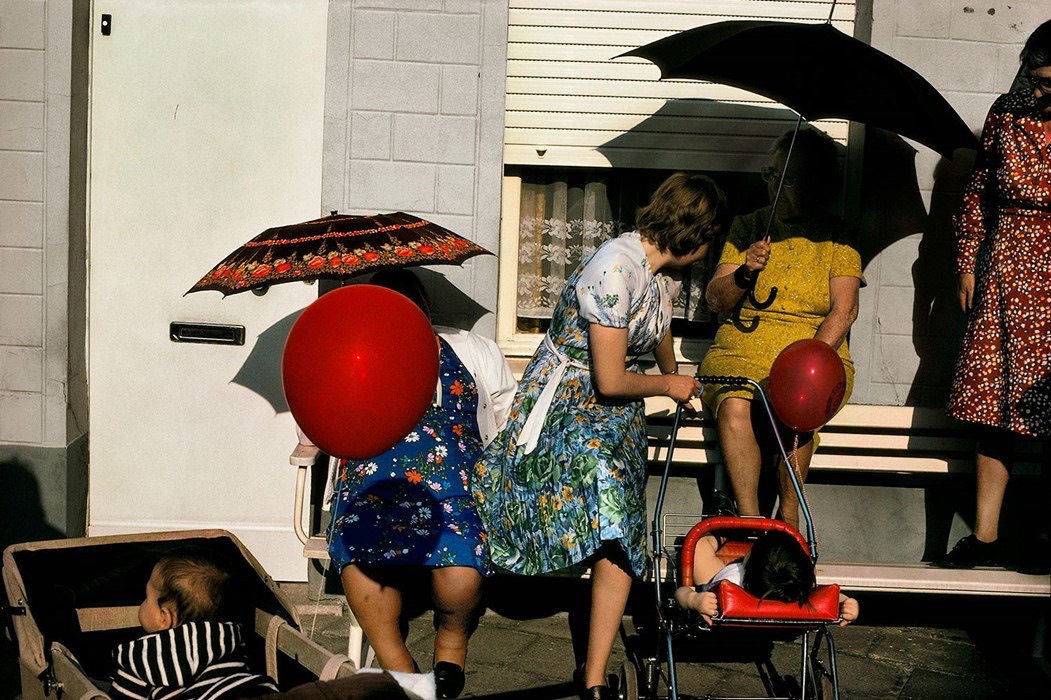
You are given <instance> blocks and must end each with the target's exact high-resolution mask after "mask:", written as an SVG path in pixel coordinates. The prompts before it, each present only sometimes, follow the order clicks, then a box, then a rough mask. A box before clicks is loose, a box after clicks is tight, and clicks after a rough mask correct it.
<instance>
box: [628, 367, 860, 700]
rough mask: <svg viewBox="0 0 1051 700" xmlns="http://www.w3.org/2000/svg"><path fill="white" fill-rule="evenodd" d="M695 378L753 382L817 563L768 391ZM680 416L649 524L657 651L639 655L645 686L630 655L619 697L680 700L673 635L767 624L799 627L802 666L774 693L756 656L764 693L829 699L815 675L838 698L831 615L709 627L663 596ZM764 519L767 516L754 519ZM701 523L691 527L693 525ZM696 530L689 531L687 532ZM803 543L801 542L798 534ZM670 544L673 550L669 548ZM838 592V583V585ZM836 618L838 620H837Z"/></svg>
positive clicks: (672, 570)
mask: <svg viewBox="0 0 1051 700" xmlns="http://www.w3.org/2000/svg"><path fill="white" fill-rule="evenodd" d="M698 379H699V380H700V381H702V382H712V383H719V384H739V385H748V386H751V387H752V388H753V389H754V390H755V391H756V393H757V395H758V396H759V398H760V401H761V403H762V406H763V408H764V410H765V412H766V414H767V417H768V418H769V420H770V425H771V427H772V429H773V435H774V438H775V440H776V442H777V445H778V449H779V450H780V453H781V454H780V456H781V458H782V459H783V460H784V464H785V467H786V469H787V471H788V473H789V476H790V479H791V482H792V487H793V489H794V490H795V492H796V496H797V497H798V500H799V504H800V510H801V512H802V514H803V519H804V522H805V524H806V538H805V543H806V549H807V550H808V551H809V554H810V558H811V560H812V561H813V562H815V563H816V562H817V539H816V537H815V534H814V524H813V520H812V518H811V514H810V508H809V506H808V504H807V500H806V497H805V494H804V492H803V487H802V484H801V483H800V480H799V477H798V475H797V474H796V472H795V469H794V468H793V467H792V463H791V461H790V460H789V458H788V453H787V452H786V450H785V446H784V442H783V441H782V439H781V435H780V432H779V431H778V428H777V420H776V419H775V417H774V413H773V411H772V409H771V407H770V404H769V402H768V401H767V397H766V392H765V391H764V390H763V388H762V387H761V386H760V385H759V384H758V383H757V382H755V381H753V380H751V379H748V378H745V377H725V376H700V377H698ZM681 417H682V406H681V405H680V406H679V407H678V408H677V409H676V411H675V416H674V419H673V422H672V428H671V439H670V442H669V444H668V452H667V457H666V459H665V464H664V471H663V473H662V476H661V482H660V490H659V492H658V496H657V502H656V505H655V509H654V515H653V524H652V528H651V532H652V537H653V546H652V551H651V554H650V560H651V567H652V569H651V574H652V577H653V582H654V586H653V590H654V596H655V598H654V602H655V604H656V611H657V633H658V643H657V649H656V653H655V655H654V656H653V657H650V658H645V659H642V663H643V670H644V674H643V685H642V686H640V684H639V678H638V675H637V671H636V668H635V664H634V663H633V662H632V661H630V660H628V661H626V662H625V663H624V664H623V665H622V668H621V673H620V683H619V690H618V695H619V696H620V700H638V699H639V697H640V690H641V691H643V694H642V696H641V697H644V698H647V699H649V700H664V698H665V697H666V698H667V700H679V691H678V678H677V674H676V662H675V650H674V639H675V637H677V636H684V635H687V634H693V633H697V632H700V633H705V632H707V631H709V630H710V629H712V628H718V627H721V626H727V627H759V628H765V629H782V630H793V631H796V632H799V631H801V653H800V667H799V694H798V695H796V694H795V693H794V692H792V690H791V689H789V690H788V693H789V694H787V695H778V694H777V692H778V690H779V686H784V685H786V684H785V683H783V682H782V681H783V678H782V677H781V676H779V674H778V673H777V671H776V669H775V668H774V667H773V662H772V660H771V659H770V658H767V659H765V660H763V661H757V662H756V666H757V669H758V671H759V675H760V678H761V679H762V681H763V684H764V686H765V687H766V690H767V692H768V694H769V695H768V696H767V697H773V698H784V699H785V700H797V699H806V698H815V699H820V700H829V699H828V698H827V697H823V696H822V694H821V688H820V683H819V679H820V677H824V678H825V679H827V680H828V681H830V683H831V687H832V698H834V700H839V677H838V671H837V668H836V657H835V642H834V640H833V638H832V634H831V632H829V630H828V625H829V624H830V622H831V621H830V620H828V619H827V618H826V619H823V620H813V621H811V620H805V619H803V620H801V619H798V618H797V619H770V618H752V619H744V618H733V619H731V618H728V617H727V618H723V617H722V616H717V617H716V618H713V621H712V623H713V624H712V626H711V627H709V626H707V625H705V624H704V623H703V621H700V620H699V616H697V615H696V613H694V617H695V619H694V620H690V619H688V618H689V616H688V614H687V611H685V610H682V609H681V608H680V607H679V606H678V604H677V603H676V602H675V600H674V598H672V597H670V596H667V595H666V594H665V592H664V586H665V585H667V583H668V582H667V581H665V580H664V576H662V572H663V571H667V578H668V579H670V583H671V585H672V590H673V591H674V588H675V585H676V584H675V581H676V579H677V573H676V572H677V568H678V567H677V566H668V567H667V569H665V566H666V563H665V559H666V556H669V555H670V554H672V553H673V552H674V547H671V548H669V547H668V545H667V543H665V541H664V522H663V508H664V498H665V494H666V493H667V488H668V482H669V476H670V473H671V465H672V459H673V455H674V451H675V438H676V434H677V433H678V429H679V423H680V420H681ZM759 520H767V519H757V521H759ZM779 525H781V526H783V527H784V528H787V529H789V530H791V531H792V532H793V533H795V534H796V535H797V536H798V533H796V532H795V530H794V529H793V528H791V527H790V526H788V525H785V524H783V523H779ZM698 527H700V525H698V526H695V527H694V530H697V528H698ZM693 534H694V533H693V532H691V535H693ZM800 539H801V544H802V542H803V540H802V538H800ZM693 542H696V537H694V538H693V539H692V540H691V544H692V543H693ZM668 549H671V550H672V552H668V551H667V550H668ZM837 597H838V587H837ZM837 621H838V620H837ZM823 643H826V646H827V659H828V666H827V668H826V667H825V666H824V664H823V663H822V662H821V658H820V656H821V647H822V644H823ZM665 663H666V664H667V671H666V673H665V672H664V670H663V666H664V665H665ZM662 680H663V681H664V682H665V684H666V686H667V689H668V694H667V696H661V695H659V692H658V691H659V686H660V684H661V681H662ZM704 697H705V698H711V699H712V700H714V696H711V695H707V696H704Z"/></svg>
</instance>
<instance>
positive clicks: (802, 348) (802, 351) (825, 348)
mask: <svg viewBox="0 0 1051 700" xmlns="http://www.w3.org/2000/svg"><path fill="white" fill-rule="evenodd" d="M846 390H847V375H846V372H845V371H844V369H843V361H842V360H840V359H839V355H838V354H837V353H836V351H835V350H833V349H832V347H831V346H829V345H828V344H827V343H823V342H821V341H820V340H814V339H813V338H810V339H806V340H797V341H796V342H794V343H792V344H791V345H789V346H788V347H786V348H785V349H784V350H782V351H781V353H780V354H779V355H778V356H777V358H776V359H775V360H774V364H773V365H772V366H771V367H770V389H769V392H770V405H771V406H772V407H773V409H774V413H776V414H777V417H778V418H780V419H781V421H782V422H783V423H784V424H785V425H787V426H788V427H789V428H792V429H793V430H797V431H799V432H809V431H811V430H816V429H818V428H820V427H821V426H822V425H824V424H825V423H827V422H828V421H829V419H831V418H832V416H834V415H836V411H838V410H839V405H840V403H842V401H843V394H844V393H846Z"/></svg>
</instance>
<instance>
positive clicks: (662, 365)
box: [653, 332, 679, 374]
mask: <svg viewBox="0 0 1051 700" xmlns="http://www.w3.org/2000/svg"><path fill="white" fill-rule="evenodd" d="M653 359H655V360H656V361H657V369H659V370H660V371H661V374H675V373H676V372H678V371H679V363H678V361H676V359H675V343H674V341H673V340H672V337H671V333H670V332H669V333H665V335H664V337H663V338H661V342H660V343H659V344H658V345H657V347H656V348H654V350H653Z"/></svg>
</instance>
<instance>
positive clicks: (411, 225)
mask: <svg viewBox="0 0 1051 700" xmlns="http://www.w3.org/2000/svg"><path fill="white" fill-rule="evenodd" d="M428 223H429V222H427V221H420V222H412V223H409V224H391V225H390V226H380V227H379V228H370V229H360V230H357V231H326V232H325V233H319V234H317V235H316V236H301V237H299V238H283V239H275V240H266V241H248V242H247V243H245V244H244V247H245V248H260V247H262V246H274V245H283V244H288V243H301V242H303V241H320V240H323V239H325V238H339V237H340V236H363V235H366V234H369V233H385V232H387V231H396V230H398V229H400V228H405V229H413V228H419V227H421V226H426V225H427V224H428Z"/></svg>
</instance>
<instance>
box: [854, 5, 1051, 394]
mask: <svg viewBox="0 0 1051 700" xmlns="http://www.w3.org/2000/svg"><path fill="white" fill-rule="evenodd" d="M871 6H872V17H871V43H872V45H873V46H875V47H876V48H879V49H880V50H882V51H885V52H886V53H888V54H890V55H892V56H894V57H896V58H898V59H900V60H901V61H903V62H904V63H906V64H908V65H909V66H911V67H913V68H914V69H915V70H917V71H918V72H919V73H920V74H922V75H923V76H924V77H925V78H927V80H928V81H930V82H931V83H932V84H933V85H934V86H935V87H936V88H938V89H939V90H940V91H941V92H942V94H943V95H944V96H945V98H946V99H947V100H948V101H949V103H950V104H951V105H952V106H953V107H954V108H955V109H956V110H957V112H959V113H960V115H961V116H962V117H963V118H964V120H965V121H966V122H967V124H968V125H969V126H970V127H971V128H972V129H973V130H974V131H975V132H978V131H979V130H980V129H981V125H982V122H983V120H984V118H985V114H986V111H987V110H988V108H989V106H990V105H991V104H992V102H993V100H994V99H995V98H996V96H997V95H999V94H1000V93H1002V92H1006V91H1007V90H1008V89H1010V87H1011V83H1012V80H1013V78H1014V75H1015V73H1016V71H1017V68H1018V52H1019V51H1020V50H1021V46H1022V43H1023V42H1024V41H1025V39H1026V37H1027V36H1028V35H1029V33H1030V32H1031V31H1032V30H1033V29H1034V28H1036V26H1038V25H1039V24H1040V23H1041V22H1043V21H1044V20H1046V19H1048V18H1049V17H1051V6H1049V5H1048V3H1047V2H1046V1H1045V0H1022V1H1020V2H1015V1H1014V0H1011V1H1010V2H1005V1H1001V0H990V1H989V2H985V3H973V2H965V1H963V0H872V5H871ZM860 79H864V77H863V76H861V77H860ZM868 138H869V140H872V137H871V136H869V137H868ZM869 145H870V148H869V149H868V151H867V152H866V154H865V158H866V167H865V172H864V176H863V182H862V185H861V187H862V192H863V194H862V199H863V202H864V204H863V211H862V220H863V222H864V226H866V227H867V229H866V230H865V234H866V235H867V236H868V237H869V240H870V241H874V243H873V246H874V249H875V252H877V253H878V254H876V255H874V256H871V257H867V260H866V261H867V266H866V269H865V275H866V278H867V281H868V284H869V286H868V287H866V288H865V289H863V290H862V292H861V306H862V309H861V315H860V317H859V319H858V321H857V322H856V323H855V325H854V329H853V331H852V333H851V351H852V353H853V356H854V360H855V363H856V365H857V383H856V386H855V391H854V396H853V397H852V399H851V400H852V402H854V403H869V404H890V405H901V404H909V405H926V406H940V405H943V404H944V401H945V397H946V394H947V391H948V384H949V382H950V381H951V378H952V371H953V367H954V364H955V360H956V357H957V355H958V352H959V339H960V336H961V334H962V328H963V316H962V313H961V312H960V311H959V308H958V305H957V302H956V299H955V292H954V284H955V277H954V274H953V269H954V268H953V264H954V263H953V261H954V255H955V251H954V247H953V238H952V230H951V223H950V219H951V216H952V214H953V213H954V212H955V210H956V208H957V206H958V204H959V201H960V196H961V195H960V192H961V189H962V187H963V185H964V183H965V182H966V178H967V175H968V174H969V173H970V171H971V167H972V164H973V161H972V156H971V154H969V153H967V152H961V155H957V157H956V159H954V160H952V161H947V160H944V159H941V157H940V156H938V155H937V154H936V153H934V152H932V151H930V150H929V149H927V148H925V147H923V146H920V147H918V148H917V149H916V152H915V153H914V154H913V153H912V152H911V151H912V149H911V147H909V146H908V145H907V144H898V145H895V144H890V145H889V146H888V144H886V143H882V142H875V143H874V144H873V143H870V144H869ZM892 151H893V152H894V153H896V154H897V156H896V157H892V156H891V155H888V154H889V153H891V152H892Z"/></svg>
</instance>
